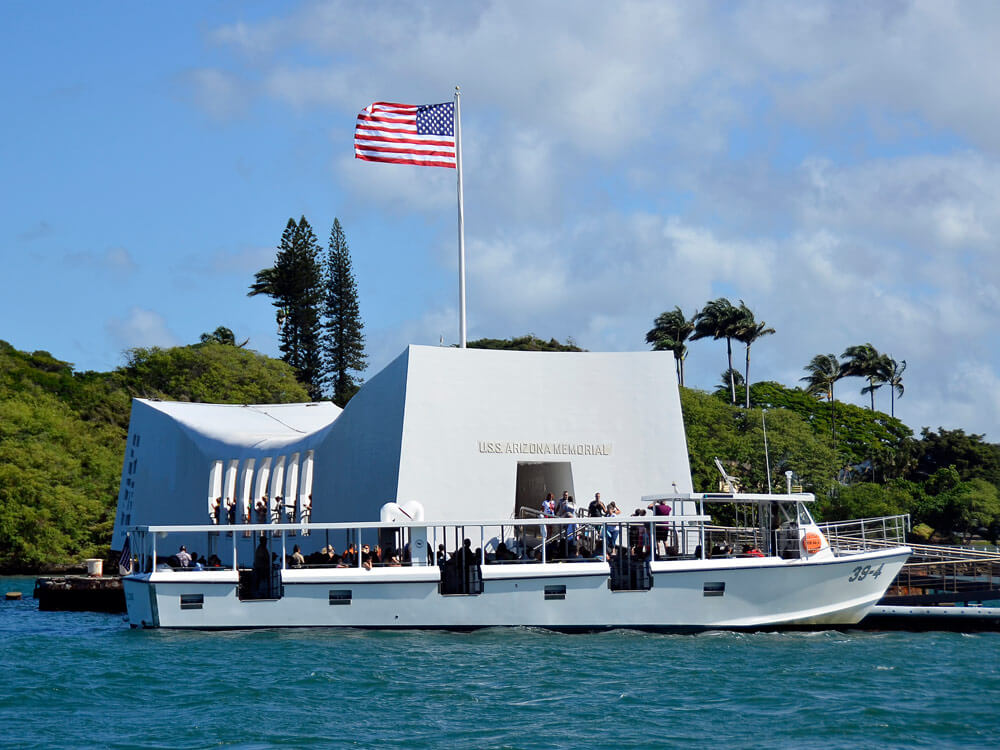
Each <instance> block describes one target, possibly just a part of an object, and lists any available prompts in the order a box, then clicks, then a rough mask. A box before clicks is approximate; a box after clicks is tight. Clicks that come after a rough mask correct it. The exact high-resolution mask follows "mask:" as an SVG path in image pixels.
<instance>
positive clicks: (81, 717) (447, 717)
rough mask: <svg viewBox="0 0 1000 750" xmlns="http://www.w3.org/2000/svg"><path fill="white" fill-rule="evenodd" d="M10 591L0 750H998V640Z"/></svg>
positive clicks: (5, 609)
mask: <svg viewBox="0 0 1000 750" xmlns="http://www.w3.org/2000/svg"><path fill="white" fill-rule="evenodd" d="M32 587H33V579H26V578H20V579H16V578H0V590H2V591H8V590H20V591H22V592H24V593H25V595H26V598H25V599H24V600H23V601H21V602H0V729H2V731H0V746H4V747H18V748H35V747H37V748H41V747H44V748H52V747H60V748H63V747H66V748H99V747H101V748H103V747H113V748H133V747H138V748H172V749H173V748H204V747H234V748H268V747H365V748H367V747H398V748H437V747H456V748H480V747H484V748H566V749H567V750H570V749H572V750H578V749H580V748H608V749H609V750H612V749H614V748H656V747H694V746H697V747H706V748H713V747H719V748H728V747H734V748H735V747H772V746H774V747H795V748H810V749H811V748H817V747H819V748H832V747H833V748H856V747H879V748H881V747H899V748H911V747H928V748H931V747H933V748H937V747H963V748H966V747H996V746H998V745H1000V716H998V704H1000V635H998V634H993V633H987V634H977V635H961V634H953V633H916V634H908V633H865V632H846V633H841V632H834V631H828V632H820V633H810V634H801V633H795V634H750V635H747V634H733V633H705V634H701V635H694V636H692V635H649V634H642V633H633V632H627V631H621V632H611V633H601V634H591V635H565V634H559V633H551V632H547V631H542V630H530V629H504V630H501V629H496V630H484V631H479V632H475V633H471V634H459V633H442V632H419V631H414V632H369V631H353V630H322V631H320V630H281V631H248V632H223V633H186V632H167V631H134V630H130V629H129V628H128V626H127V625H126V624H125V622H124V621H123V619H122V617H121V616H116V615H100V614H91V613H63V612H54V613H48V612H38V611H37V604H36V602H35V601H34V600H33V599H31V597H30V594H31V590H32Z"/></svg>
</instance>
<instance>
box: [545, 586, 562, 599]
mask: <svg viewBox="0 0 1000 750" xmlns="http://www.w3.org/2000/svg"><path fill="white" fill-rule="evenodd" d="M565 598H566V587H565V586H561V585H560V586H546V587H545V600H546V601H548V600H549V599H565Z"/></svg>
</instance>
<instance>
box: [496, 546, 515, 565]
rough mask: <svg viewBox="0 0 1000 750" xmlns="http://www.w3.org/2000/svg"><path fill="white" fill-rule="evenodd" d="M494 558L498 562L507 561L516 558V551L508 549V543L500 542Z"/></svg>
mask: <svg viewBox="0 0 1000 750" xmlns="http://www.w3.org/2000/svg"><path fill="white" fill-rule="evenodd" d="M493 559H494V560H495V561H496V562H507V561H508V560H513V559H514V553H512V552H511V551H510V550H509V549H507V545H506V544H505V543H504V542H500V544H498V545H497V551H496V552H495V553H494V554H493Z"/></svg>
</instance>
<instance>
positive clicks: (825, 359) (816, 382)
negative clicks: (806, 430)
mask: <svg viewBox="0 0 1000 750" xmlns="http://www.w3.org/2000/svg"><path fill="white" fill-rule="evenodd" d="M805 369H806V372H808V373H809V374H808V375H807V376H806V377H804V378H799V380H803V381H805V382H807V383H808V384H809V385H807V386H806V393H810V394H812V395H814V396H826V398H827V400H828V401H829V402H830V423H831V424H832V425H833V441H834V443H836V442H837V402H836V401H835V400H834V397H833V384H834V383H836V382H837V381H838V380H840V379H841V378H842V377H844V368H843V366H842V365H841V364H840V360H838V359H837V355H836V354H817V355H816V356H815V357H813V358H812V360H810V362H809V364H808V365H806V367H805Z"/></svg>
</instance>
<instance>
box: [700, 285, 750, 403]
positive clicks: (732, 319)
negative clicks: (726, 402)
mask: <svg viewBox="0 0 1000 750" xmlns="http://www.w3.org/2000/svg"><path fill="white" fill-rule="evenodd" d="M740 318H741V314H740V311H739V308H737V307H734V306H733V303H732V302H730V301H729V300H727V299H726V298H725V297H719V298H718V299H716V300H712V301H711V302H709V303H708V304H707V305H705V307H704V309H702V310H701V311H700V312H699V313H698V314H697V315H695V316H694V321H693V322H694V333H693V334H692V335H691V340H692V341H697V340H698V339H703V338H707V337H709V336H711V337H712V338H713V339H715V340H716V341H718V340H719V339H725V340H726V356H727V358H728V360H727V361H728V363H729V364H728V367H727V368H726V369H727V370H732V369H733V337H734V336H735V335H736V330H737V325H738V323H739V321H740ZM729 394H730V398H731V400H732V403H734V404H735V403H736V380H735V378H732V379H730V382H729Z"/></svg>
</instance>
